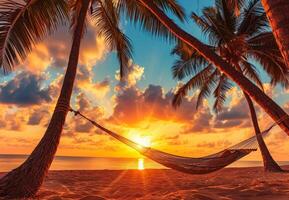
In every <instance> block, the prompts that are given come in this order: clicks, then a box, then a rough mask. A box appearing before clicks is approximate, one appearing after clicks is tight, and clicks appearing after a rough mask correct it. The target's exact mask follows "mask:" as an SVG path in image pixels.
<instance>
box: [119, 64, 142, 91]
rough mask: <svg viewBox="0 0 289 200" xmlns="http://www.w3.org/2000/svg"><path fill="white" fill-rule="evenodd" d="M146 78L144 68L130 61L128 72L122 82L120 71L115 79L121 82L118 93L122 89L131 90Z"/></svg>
mask: <svg viewBox="0 0 289 200" xmlns="http://www.w3.org/2000/svg"><path fill="white" fill-rule="evenodd" d="M143 76H144V67H141V66H139V65H137V64H135V63H133V61H132V60H131V59H130V60H129V61H128V64H127V70H126V72H125V74H124V77H123V79H122V80H120V71H119V70H118V71H117V72H116V75H115V79H116V80H118V81H119V84H118V85H117V86H116V88H115V90H116V91H121V90H122V89H126V88H130V87H133V86H135V85H136V83H137V82H138V81H140V80H141V79H142V78H143Z"/></svg>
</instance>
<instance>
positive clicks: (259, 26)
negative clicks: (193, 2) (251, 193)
mask: <svg viewBox="0 0 289 200" xmlns="http://www.w3.org/2000/svg"><path fill="white" fill-rule="evenodd" d="M230 6H231V5H230V4H229V3H228V1H226V0H216V5H215V7H208V8H205V9H204V10H203V16H201V17H200V16H198V15H197V14H195V13H193V14H192V19H193V20H194V21H195V23H196V24H197V25H198V26H199V27H200V28H201V30H202V32H203V33H204V34H205V35H206V36H207V38H208V40H209V44H208V45H207V46H208V48H210V49H212V50H213V51H215V52H216V54H218V55H220V56H221V57H222V58H223V59H224V60H226V62H228V63H230V64H231V66H232V67H234V68H235V69H236V70H237V71H240V72H242V73H243V74H244V76H246V77H247V78H248V79H250V80H251V81H252V82H254V83H255V84H256V85H257V86H258V87H260V88H261V89H262V90H263V85H262V82H261V80H260V76H259V73H258V71H257V65H258V64H256V61H257V62H259V63H260V66H261V67H262V68H263V70H264V71H266V72H267V74H268V75H269V77H270V78H271V84H272V85H276V84H277V83H280V84H281V85H282V86H284V87H286V86H288V85H289V76H288V75H289V71H288V70H287V68H286V65H285V63H284V60H283V59H282V55H281V54H280V51H279V49H278V46H277V44H276V42H275V39H274V36H273V33H272V32H271V31H269V28H268V26H269V25H268V22H267V18H266V14H265V12H264V11H263V8H262V5H261V3H260V1H259V0H251V1H249V2H247V3H246V4H244V5H243V6H242V7H240V14H238V15H236V12H234V11H233V10H232V9H230ZM173 53H175V54H177V55H178V56H179V57H180V59H179V60H177V61H176V63H175V65H174V66H173V75H174V77H175V78H177V79H179V80H182V79H183V78H184V77H187V76H192V77H191V78H190V80H189V81H188V82H187V83H186V84H184V85H183V86H181V87H180V88H179V89H178V91H177V92H176V94H175V97H174V100H173V104H174V105H175V106H178V105H179V104H180V103H181V101H182V99H183V98H184V97H185V96H186V95H187V93H188V91H189V90H193V89H199V91H200V92H199V93H198V100H197V107H198V106H199V105H201V104H202V101H203V99H204V98H208V97H209V96H210V95H211V94H213V95H214V98H215V103H214V106H213V108H214V110H215V112H216V113H218V112H219V111H220V110H221V109H222V107H223V104H224V102H225V100H226V94H227V92H228V91H229V90H230V89H231V88H232V87H233V86H234V84H233V83H232V82H231V81H230V80H229V79H228V77H227V76H226V75H225V74H224V73H222V72H221V71H220V70H219V69H218V68H216V66H215V65H214V64H211V63H209V62H208V61H207V60H206V58H204V57H203V56H202V55H200V54H199V53H198V52H197V51H196V50H194V49H192V48H190V47H189V46H188V45H186V44H184V43H182V42H180V43H179V44H178V45H177V46H176V47H175V49H174V50H173ZM253 61H255V62H253ZM258 66H259V65H258ZM244 96H245V99H246V100H247V103H248V105H249V109H250V113H251V119H252V123H253V126H254V129H255V134H256V137H257V141H258V144H259V147H260V150H261V153H262V157H263V161H264V162H263V163H264V169H265V170H266V171H281V168H280V167H279V166H278V164H277V163H276V162H275V161H274V160H273V158H272V156H271V155H270V152H269V151H268V148H267V146H266V144H265V142H264V140H263V138H262V136H261V135H260V128H259V124H258V120H257V116H256V111H255V108H254V105H253V102H252V100H251V98H250V96H249V95H247V94H246V93H245V92H244Z"/></svg>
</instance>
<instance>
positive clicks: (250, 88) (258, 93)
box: [138, 0, 289, 135]
mask: <svg viewBox="0 0 289 200" xmlns="http://www.w3.org/2000/svg"><path fill="white" fill-rule="evenodd" d="M138 1H139V2H140V3H141V4H142V5H143V6H144V7H146V8H147V9H148V10H149V11H150V12H151V13H152V14H153V15H154V16H155V17H157V18H158V19H159V21H160V22H161V23H162V24H163V25H164V26H165V27H166V28H167V29H168V30H169V31H170V32H171V33H173V34H174V35H175V36H176V37H177V38H178V39H180V40H181V41H183V42H184V43H186V44H187V45H189V46H191V47H193V48H194V49H196V50H197V51H198V52H199V53H200V54H201V55H202V56H204V57H205V58H206V59H207V60H209V61H210V62H211V63H212V64H214V65H215V66H216V67H217V68H218V69H219V70H220V71H222V72H223V73H224V74H225V75H226V76H228V77H229V78H230V79H232V80H233V81H234V82H235V83H237V84H238V85H239V86H240V88H241V89H242V90H243V91H245V92H246V93H247V94H248V95H249V96H250V97H251V98H252V99H254V100H255V102H256V103H258V104H259V105H260V106H261V107H262V108H263V109H264V110H265V111H266V112H267V113H268V114H269V115H270V116H271V118H272V119H273V120H275V121H278V120H280V118H282V119H284V118H286V119H285V120H283V121H282V122H281V123H279V126H280V127H281V128H282V129H283V130H284V131H285V132H286V133H287V134H288V135H289V116H288V114H287V113H286V112H285V111H284V110H283V109H282V108H281V107H280V106H279V105H278V104H276V103H275V102H274V101H273V100H272V99H270V98H269V97H268V96H267V95H266V94H265V93H264V92H263V91H262V90H260V89H259V88H258V87H257V86H255V85H254V84H253V83H252V82H250V81H249V80H248V79H247V78H246V77H245V76H243V74H242V73H240V72H238V71H236V70H235V69H234V68H233V67H231V66H230V64H228V63H227V62H226V61H224V60H223V59H222V58H221V57H220V56H218V55H217V54H216V53H215V52H214V51H212V50H211V49H209V48H208V47H207V46H206V45H204V44H203V43H202V42H200V41H199V40H198V39H196V38H195V37H193V36H192V35H190V34H188V33H187V32H185V31H184V30H182V29H181V28H180V27H179V26H178V25H177V24H176V23H174V22H173V21H172V20H171V19H170V18H169V17H167V16H166V15H165V13H164V12H163V11H162V10H161V9H159V8H158V7H157V6H156V5H155V4H154V3H153V1H152V0H138Z"/></svg>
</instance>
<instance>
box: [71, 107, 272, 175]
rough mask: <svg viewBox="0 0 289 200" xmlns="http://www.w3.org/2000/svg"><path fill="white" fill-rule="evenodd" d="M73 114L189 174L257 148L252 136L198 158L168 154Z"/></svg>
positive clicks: (219, 165) (214, 168)
mask: <svg viewBox="0 0 289 200" xmlns="http://www.w3.org/2000/svg"><path fill="white" fill-rule="evenodd" d="M71 111H72V112H74V114H75V115H80V116H81V117H83V118H84V119H86V120H88V121H89V122H91V123H92V124H93V125H94V126H96V127H97V128H99V129H101V130H102V131H104V132H106V133H107V134H109V135H110V136H112V137H114V138H115V139H117V140H119V141H120V142H122V143H124V144H126V145H128V146H130V147H131V148H133V149H135V150H136V151H138V152H139V153H141V154H142V155H144V156H146V157H148V158H150V159H151V160H153V161H155V162H157V163H159V164H161V165H164V166H166V167H168V168H171V169H174V170H177V171H180V172H184V173H189V174H207V173H210V172H214V171H217V170H220V169H222V168H224V167H226V166H228V165H230V164H231V163H233V162H235V161H237V160H239V159H241V158H243V157H244V156H246V155H248V154H249V153H251V152H252V151H256V150H257V145H258V143H257V138H256V136H253V137H251V138H249V139H246V140H244V141H242V142H240V143H238V144H236V145H234V146H231V147H228V148H226V149H224V150H222V151H220V152H218V153H215V154H212V155H208V156H205V157H200V158H191V157H182V156H177V155H173V154H169V153H166V152H163V151H159V150H157V149H153V148H150V147H145V146H143V145H140V144H138V143H136V142H134V141H132V140H130V139H128V138H125V137H123V136H121V135H119V134H117V133H115V132H113V131H110V130H108V129H106V128H104V127H103V126H101V125H99V124H98V123H96V122H95V121H93V120H91V119H89V118H87V117H86V116H84V115H83V114H81V113H80V112H78V111H74V110H72V109H71ZM275 125H276V123H275V124H273V125H272V126H271V127H269V128H268V129H266V130H265V131H263V132H262V133H260V134H261V136H262V137H265V136H267V135H268V134H269V132H270V130H271V129H272V128H273V127H274V126H275Z"/></svg>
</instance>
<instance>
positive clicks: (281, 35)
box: [262, 0, 289, 68]
mask: <svg viewBox="0 0 289 200" xmlns="http://www.w3.org/2000/svg"><path fill="white" fill-rule="evenodd" d="M262 4H263V7H264V9H265V11H266V15H267V17H268V19H269V22H270V25H271V27H272V30H273V33H274V36H275V39H276V41H277V44H278V46H279V49H280V51H281V53H282V55H283V57H284V59H285V62H286V64H287V67H288V68H289V13H288V10H289V1H288V0H262Z"/></svg>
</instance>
